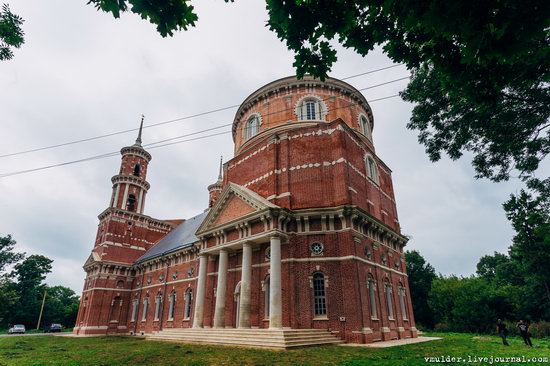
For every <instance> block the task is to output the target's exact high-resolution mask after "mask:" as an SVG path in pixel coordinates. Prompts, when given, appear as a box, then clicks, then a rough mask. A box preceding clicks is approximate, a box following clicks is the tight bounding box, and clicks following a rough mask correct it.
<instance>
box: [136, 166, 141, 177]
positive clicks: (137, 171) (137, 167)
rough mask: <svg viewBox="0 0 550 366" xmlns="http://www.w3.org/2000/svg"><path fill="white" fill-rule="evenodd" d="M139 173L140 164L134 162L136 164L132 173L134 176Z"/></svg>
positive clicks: (137, 175)
mask: <svg viewBox="0 0 550 366" xmlns="http://www.w3.org/2000/svg"><path fill="white" fill-rule="evenodd" d="M140 173H141V166H140V165H139V164H136V166H135V167H134V175H135V176H136V177H139V175H140Z"/></svg>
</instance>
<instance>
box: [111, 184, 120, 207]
mask: <svg viewBox="0 0 550 366" xmlns="http://www.w3.org/2000/svg"><path fill="white" fill-rule="evenodd" d="M119 192H120V184H119V183H117V185H116V188H115V197H114V199H113V204H112V205H111V206H112V207H117V206H116V205H118V195H119Z"/></svg>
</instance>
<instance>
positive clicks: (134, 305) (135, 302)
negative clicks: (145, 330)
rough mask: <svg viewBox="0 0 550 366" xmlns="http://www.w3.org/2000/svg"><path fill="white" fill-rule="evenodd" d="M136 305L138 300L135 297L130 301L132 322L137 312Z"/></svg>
mask: <svg viewBox="0 0 550 366" xmlns="http://www.w3.org/2000/svg"><path fill="white" fill-rule="evenodd" d="M138 306H139V300H138V299H135V300H134V301H133V302H132V321H133V322H135V321H136V317H137V312H138Z"/></svg>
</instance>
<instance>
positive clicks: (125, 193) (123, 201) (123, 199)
mask: <svg viewBox="0 0 550 366" xmlns="http://www.w3.org/2000/svg"><path fill="white" fill-rule="evenodd" d="M129 188H130V185H129V184H126V188H124V196H123V197H122V205H121V207H122V209H123V210H126V204H127V203H128V189H129Z"/></svg>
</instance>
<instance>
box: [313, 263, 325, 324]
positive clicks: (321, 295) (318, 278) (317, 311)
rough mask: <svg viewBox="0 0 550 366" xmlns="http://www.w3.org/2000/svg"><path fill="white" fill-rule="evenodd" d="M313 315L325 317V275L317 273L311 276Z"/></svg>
mask: <svg viewBox="0 0 550 366" xmlns="http://www.w3.org/2000/svg"><path fill="white" fill-rule="evenodd" d="M313 315H314V316H316V317H319V316H326V315H327V298H326V292H325V275H324V274H322V273H320V272H317V273H315V274H314V275H313Z"/></svg>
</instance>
